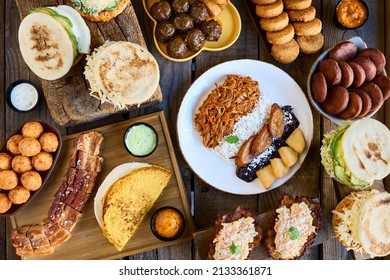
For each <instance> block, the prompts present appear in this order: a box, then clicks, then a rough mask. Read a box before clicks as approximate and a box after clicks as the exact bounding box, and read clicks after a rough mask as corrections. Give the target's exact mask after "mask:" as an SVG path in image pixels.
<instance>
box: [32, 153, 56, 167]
mask: <svg viewBox="0 0 390 280" xmlns="http://www.w3.org/2000/svg"><path fill="white" fill-rule="evenodd" d="M31 162H32V165H33V166H34V168H35V169H36V170H38V171H46V170H49V169H50V167H51V166H52V165H53V156H52V155H51V154H49V153H48V152H39V153H38V154H36V155H35V156H33V157H32V159H31Z"/></svg>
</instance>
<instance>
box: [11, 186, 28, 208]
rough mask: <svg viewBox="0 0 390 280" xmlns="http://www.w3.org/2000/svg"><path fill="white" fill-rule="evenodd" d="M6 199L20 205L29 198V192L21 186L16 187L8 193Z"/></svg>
mask: <svg viewBox="0 0 390 280" xmlns="http://www.w3.org/2000/svg"><path fill="white" fill-rule="evenodd" d="M8 198H9V200H10V201H11V202H12V203H13V204H22V203H25V202H26V201H27V200H28V199H29V198H30V191H29V190H28V189H26V188H25V187H23V186H17V187H16V188H14V189H12V190H10V191H9V192H8Z"/></svg>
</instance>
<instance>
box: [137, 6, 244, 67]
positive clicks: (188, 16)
mask: <svg viewBox="0 0 390 280" xmlns="http://www.w3.org/2000/svg"><path fill="white" fill-rule="evenodd" d="M143 4H144V8H145V11H146V13H147V14H148V16H149V17H150V18H151V20H152V21H153V22H154V28H153V35H154V42H155V45H156V48H157V50H158V51H159V52H160V53H161V55H162V56H164V57H165V58H167V59H169V60H172V61H175V62H184V61H188V60H191V59H192V58H194V57H195V56H197V55H198V54H199V53H200V52H202V51H203V50H206V51H221V50H224V49H226V48H228V47H230V46H231V45H232V44H233V43H234V42H235V41H236V40H237V38H238V36H239V35H240V32H241V18H240V15H239V14H238V11H237V9H236V8H235V7H234V6H233V4H231V3H230V2H229V1H228V0H216V1H209V0H207V1H206V0H143Z"/></svg>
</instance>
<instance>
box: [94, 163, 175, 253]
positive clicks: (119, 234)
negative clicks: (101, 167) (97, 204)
mask: <svg viewBox="0 0 390 280" xmlns="http://www.w3.org/2000/svg"><path fill="white" fill-rule="evenodd" d="M170 177H171V171H169V170H168V169H165V168H163V167H161V166H157V165H152V166H149V167H141V168H137V169H135V170H133V171H132V172H130V174H128V175H126V176H123V177H122V178H120V179H119V180H117V181H116V182H115V183H113V184H112V185H111V187H110V188H109V190H108V191H107V192H106V194H105V196H104V197H103V200H102V203H103V214H102V215H103V216H102V222H103V224H102V229H103V234H104V236H105V237H106V238H107V239H108V241H109V242H111V243H112V244H114V246H115V248H116V249H117V250H118V251H121V250H122V249H123V247H124V246H125V245H126V243H127V242H128V241H129V240H130V238H131V237H132V236H133V235H134V232H135V231H136V229H137V228H138V227H139V225H140V224H141V222H142V220H143V219H144V217H145V216H146V214H147V213H148V212H149V211H150V209H151V208H152V207H153V204H154V203H155V202H156V200H157V199H158V197H159V196H160V194H161V193H162V191H163V190H164V188H165V187H166V186H167V185H168V182H169V179H170Z"/></svg>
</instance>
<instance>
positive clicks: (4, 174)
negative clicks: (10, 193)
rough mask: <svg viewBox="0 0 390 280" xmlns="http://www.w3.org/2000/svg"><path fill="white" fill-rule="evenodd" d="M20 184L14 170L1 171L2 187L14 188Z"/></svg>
mask: <svg viewBox="0 0 390 280" xmlns="http://www.w3.org/2000/svg"><path fill="white" fill-rule="evenodd" d="M17 185H18V176H17V175H16V173H15V171H13V170H3V171H0V189H3V190H12V189H13V188H15V187H16V186H17Z"/></svg>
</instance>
